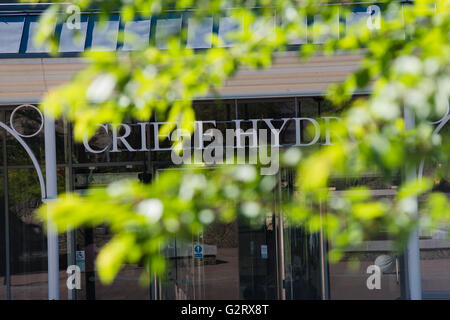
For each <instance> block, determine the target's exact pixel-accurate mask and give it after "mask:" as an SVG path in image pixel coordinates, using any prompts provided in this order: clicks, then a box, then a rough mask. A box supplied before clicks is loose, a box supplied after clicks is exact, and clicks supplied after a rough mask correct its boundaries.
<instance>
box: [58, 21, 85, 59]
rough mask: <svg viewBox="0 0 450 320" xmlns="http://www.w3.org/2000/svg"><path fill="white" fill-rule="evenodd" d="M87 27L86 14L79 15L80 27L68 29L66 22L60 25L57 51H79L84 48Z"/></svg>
mask: <svg viewBox="0 0 450 320" xmlns="http://www.w3.org/2000/svg"><path fill="white" fill-rule="evenodd" d="M87 28H88V16H84V15H83V16H81V17H80V29H77V30H74V29H69V27H68V25H67V23H63V24H62V27H61V35H60V38H59V52H81V51H83V50H84V45H85V41H86V32H87Z"/></svg>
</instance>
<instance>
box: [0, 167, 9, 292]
mask: <svg viewBox="0 0 450 320" xmlns="http://www.w3.org/2000/svg"><path fill="white" fill-rule="evenodd" d="M4 183H5V181H4V180H3V168H2V171H1V172H0V300H6V298H7V293H6V290H7V279H6V258H7V257H6V240H7V239H6V235H7V231H8V230H7V229H6V228H5V222H6V220H5V219H6V217H5V188H4Z"/></svg>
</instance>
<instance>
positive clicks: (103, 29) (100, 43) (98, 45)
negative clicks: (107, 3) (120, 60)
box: [91, 15, 119, 51]
mask: <svg viewBox="0 0 450 320" xmlns="http://www.w3.org/2000/svg"><path fill="white" fill-rule="evenodd" d="M93 19H94V22H93V24H94V25H93V30H92V43H91V47H92V50H107V51H114V50H116V48H117V37H118V32H119V16H117V15H112V16H110V17H109V18H108V19H109V20H108V21H100V20H99V19H98V18H96V17H93Z"/></svg>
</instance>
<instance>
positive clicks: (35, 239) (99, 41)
mask: <svg viewBox="0 0 450 320" xmlns="http://www.w3.org/2000/svg"><path fill="white" fill-rule="evenodd" d="M368 6H369V5H361V7H359V8H357V9H355V10H356V11H355V12H354V15H353V16H350V17H347V20H345V21H346V22H347V23H349V24H350V23H352V21H354V20H355V19H361V17H362V18H364V17H365V16H364V14H365V12H367V10H368V9H367V8H368ZM45 7H46V5H40V6H31V5H0V122H1V123H2V124H4V126H2V130H1V133H0V136H1V142H0V153H1V156H0V166H1V170H0V200H1V201H0V280H1V282H0V299H47V297H48V281H49V280H48V279H49V273H48V250H47V237H46V234H45V231H44V228H43V225H42V222H40V221H37V220H36V219H35V217H34V211H35V210H36V209H37V208H38V207H39V206H40V205H41V203H42V200H43V196H42V183H41V181H40V177H39V175H38V171H39V170H38V171H37V170H36V163H35V162H33V158H32V157H30V154H32V155H34V157H35V160H36V162H37V166H38V167H40V168H41V171H45V170H43V169H44V167H45V160H46V159H45V147H46V146H45V132H44V128H43V127H44V117H43V115H42V114H41V113H40V112H39V110H38V109H37V108H36V106H38V105H39V102H40V101H41V99H42V97H43V95H44V94H45V93H46V92H47V91H48V90H51V89H52V88H54V87H56V86H58V85H60V84H63V83H64V82H67V81H69V80H70V79H71V77H72V76H73V75H74V74H75V73H76V72H77V71H79V70H81V69H82V68H83V67H84V66H85V63H84V61H83V59H82V58H80V57H79V55H80V53H81V52H82V51H84V50H86V49H88V48H96V47H99V48H101V50H122V51H126V50H131V49H133V47H132V44H131V43H127V41H126V40H125V41H124V43H119V42H118V40H117V34H118V31H119V30H128V31H131V32H134V33H135V34H136V35H137V36H138V37H139V39H141V40H142V41H155V44H156V45H157V46H159V47H161V48H163V47H164V42H163V40H164V38H165V36H164V35H167V32H169V31H170V30H172V29H176V28H181V25H182V24H184V23H185V24H186V25H187V26H188V30H189V25H190V24H189V23H190V22H189V17H188V16H187V15H184V14H181V13H180V14H171V15H170V16H163V17H152V19H148V20H139V21H136V22H135V23H129V24H125V25H122V24H121V21H120V18H119V17H118V16H112V17H111V18H110V20H109V21H108V22H107V25H106V29H105V28H101V27H100V26H99V24H98V20H97V16H96V14H95V13H92V14H84V15H82V18H81V42H77V41H75V39H74V38H73V37H72V35H71V33H69V32H68V29H67V26H65V25H60V26H56V28H55V32H56V34H57V35H58V36H59V37H60V48H59V51H60V55H59V56H58V57H51V56H50V55H49V54H48V52H47V50H46V49H45V48H38V47H36V46H35V45H34V43H33V41H32V38H33V35H34V34H35V32H36V30H37V29H36V28H37V19H38V17H39V15H40V14H41V13H42V10H43V9H45ZM305 23H306V24H309V23H310V22H308V21H306V22H305ZM337 25H339V24H337ZM227 28H230V26H229V25H228V24H227V21H226V19H225V18H223V20H222V18H220V19H217V21H216V18H214V19H212V18H211V21H209V22H207V23H205V25H204V26H202V28H197V29H194V27H192V30H190V31H188V33H190V35H191V36H188V40H187V41H188V43H187V45H190V46H191V47H193V48H196V49H205V48H207V47H208V43H206V44H205V42H204V38H205V34H206V33H208V32H217V33H218V34H219V35H220V34H221V32H225V31H224V30H227ZM167 30H169V31H167ZM111 35H112V36H111ZM306 41H308V39H307V38H306V37H305V39H298V40H296V41H293V48H296V47H297V46H299V45H301V44H302V43H306ZM319 42H320V39H319V40H317V43H319ZM360 57H361V53H358V52H356V53H355V52H351V53H341V54H338V55H336V56H333V57H326V56H322V55H316V56H314V57H313V58H312V59H311V60H309V61H308V62H307V63H300V62H299V61H298V58H297V56H296V53H295V52H294V51H292V52H291V51H288V52H286V53H283V54H279V55H277V56H276V59H275V62H274V65H273V66H272V67H271V68H270V69H267V70H261V71H255V70H246V69H244V70H241V71H240V72H239V73H238V74H237V75H236V76H235V77H234V78H232V79H230V80H229V81H227V83H226V85H225V87H224V88H223V89H222V90H221V92H220V95H221V97H222V100H220V101H217V100H214V99H212V98H211V97H204V98H202V99H199V100H198V101H196V102H195V111H196V116H197V120H199V121H203V122H204V123H207V122H208V121H214V122H215V127H217V128H218V129H220V130H225V129H227V128H233V127H235V126H236V123H237V122H239V123H240V124H241V125H242V126H243V127H244V128H249V127H251V126H252V125H254V122H252V120H255V119H256V120H260V121H259V122H258V121H257V122H256V125H257V126H258V127H261V126H264V121H262V120H263V119H270V121H271V123H272V124H273V125H274V126H275V127H277V128H280V127H281V126H282V125H284V127H283V130H281V134H280V143H281V145H282V146H290V145H296V144H298V143H300V144H301V145H303V146H305V148H307V146H308V145H310V144H311V143H312V142H313V143H314V144H326V143H327V141H323V140H321V139H318V140H317V139H315V138H314V137H313V136H311V135H309V134H308V133H307V132H306V131H305V128H306V127H307V126H308V125H310V124H311V123H312V122H313V121H312V120H314V119H316V120H317V119H320V118H322V119H323V118H327V119H332V118H334V117H339V113H338V112H337V110H334V108H333V106H332V105H331V104H330V103H329V102H327V101H326V100H325V99H324V98H323V95H324V92H325V90H326V89H327V87H328V86H329V85H330V84H331V83H334V82H337V81H340V80H343V79H345V77H346V76H347V75H348V74H350V73H351V72H352V71H354V70H356V69H357V68H358V65H359V59H360ZM368 93H369V92H360V93H359V94H360V95H365V94H368ZM283 119H289V120H287V121H284V120H283ZM311 119H312V120H311ZM157 120H158V119H155V118H152V119H149V120H148V125H147V126H145V125H144V126H142V125H141V124H139V123H136V122H135V121H133V120H129V121H128V122H127V123H126V124H124V125H126V126H128V127H129V128H130V129H131V131H130V134H129V135H127V137H126V142H127V143H128V145H127V144H126V143H125V144H124V143H123V141H122V140H120V141H118V145H117V150H113V149H111V141H112V139H115V138H114V136H111V130H108V129H107V128H109V127H107V126H105V127H100V128H99V131H98V133H97V134H96V135H95V136H94V137H93V138H92V139H91V140H90V141H88V142H86V143H76V142H75V141H74V139H73V134H72V126H71V123H69V122H67V121H66V120H65V119H57V120H56V121H55V141H56V144H55V145H54V147H55V150H56V152H55V153H56V154H55V155H56V172H57V188H58V193H63V192H66V191H74V192H78V193H81V194H82V193H83V192H84V190H86V189H87V188H88V187H103V186H105V185H107V184H108V183H110V182H112V181H116V180H118V179H121V178H131V179H136V180H141V181H143V182H148V180H149V179H157V176H158V174H159V173H160V172H162V171H164V170H179V168H177V167H174V166H173V163H172V162H171V158H170V152H169V151H168V148H169V147H170V143H169V142H163V143H162V144H161V145H158V148H156V147H155V145H154V144H152V143H153V141H155V136H154V127H155V126H157ZM297 121H298V123H299V126H296V123H297ZM5 127H6V128H5ZM123 127H124V126H122V128H123ZM8 128H9V129H8ZM316 129H317V130H319V131H320V130H327V128H326V127H318V128H316ZM119 130H121V129H119ZM443 130H447V131H446V132H448V129H447V128H444V129H443ZM143 136H145V137H147V139H146V141H145V142H143V140H142V139H143ZM331 139H334V137H331ZM156 140H157V139H156ZM24 144H25V145H24ZM143 146H144V147H145V148H144V147H143ZM27 148H28V149H27ZM431 165H432V164H431ZM205 170H207V169H205ZM44 174H45V172H44ZM400 179H401V177H400V176H394V177H392V181H390V182H389V183H387V182H385V181H383V180H382V179H381V178H380V177H378V176H376V175H367V176H364V177H341V178H336V179H335V181H334V182H333V186H332V188H333V191H334V192H336V193H339V192H342V191H343V190H345V189H346V188H348V187H349V186H354V185H357V184H364V185H369V186H370V187H371V188H372V190H373V194H374V196H376V197H379V198H383V197H392V196H393V195H395V193H396V187H397V186H398V184H399V182H400ZM278 181H279V188H278V191H277V192H275V193H274V195H273V212H271V213H270V214H268V215H267V217H266V219H265V221H264V222H263V223H262V224H260V225H258V227H255V228H252V227H250V226H248V225H247V224H243V223H241V222H233V223H229V224H213V225H211V226H210V227H209V228H208V229H207V230H205V232H204V233H203V234H199V235H198V237H196V238H195V239H192V241H191V242H186V241H181V240H178V241H177V239H174V240H173V242H172V243H170V244H169V245H168V246H167V247H166V248H162V250H164V252H165V254H166V256H167V259H168V260H169V268H168V270H167V272H166V274H165V276H164V277H159V278H157V279H152V281H151V282H150V281H149V283H147V286H142V285H141V284H140V283H139V281H140V280H139V275H140V273H141V271H142V266H140V265H126V266H124V268H123V269H122V270H121V271H120V274H119V275H118V277H117V279H116V280H115V282H114V283H113V284H112V285H111V286H104V285H102V284H101V283H100V281H99V279H98V277H97V276H96V272H95V267H94V261H95V257H96V255H97V253H98V251H99V249H100V248H101V246H102V245H103V244H105V243H106V242H107V241H108V240H109V239H110V232H109V230H108V228H107V227H106V226H99V227H96V228H85V229H80V230H76V231H73V232H70V233H67V234H61V235H59V237H58V248H59V249H58V251H59V254H58V259H59V275H58V277H59V298H60V299H81V300H84V299H88V300H91V299H324V300H325V299H406V298H408V286H410V285H411V284H410V283H409V280H408V277H407V276H406V274H407V268H406V267H407V264H406V263H405V259H404V257H403V256H398V255H396V254H394V253H393V252H394V251H393V247H392V241H390V239H389V238H388V237H387V236H386V235H385V234H380V235H379V236H378V237H377V238H376V240H373V241H368V242H367V243H364V244H363V245H361V246H358V247H355V248H352V249H351V250H349V251H348V252H347V253H346V255H345V257H344V259H343V260H342V261H341V262H339V263H337V264H330V263H328V261H327V256H326V254H327V251H328V250H329V248H330V247H332V245H333V244H332V243H328V242H327V241H326V239H324V237H323V235H322V233H320V232H319V233H316V234H311V233H308V232H307V230H305V229H304V228H299V227H296V226H291V225H290V224H289V222H288V221H287V220H286V219H284V218H283V215H282V212H281V204H282V203H283V199H286V198H288V197H290V196H291V195H292V194H294V193H295V189H296V188H295V183H294V181H295V179H294V173H293V172H291V171H289V170H281V171H280V172H279V173H278ZM439 187H440V188H442V190H444V191H445V192H447V193H449V192H450V191H449V184H448V180H447V181H443V182H442V183H441V184H440V185H439ZM319 210H320V211H321V212H323V214H325V213H326V212H327V210H326V207H325V204H324V207H321V208H319ZM445 234H446V230H436V232H435V233H433V234H422V233H421V234H420V235H419V237H420V238H419V243H420V259H421V260H420V270H421V275H420V277H421V286H422V296H423V297H424V298H450V242H448V241H446V240H445ZM196 248H197V249H196ZM356 260H359V261H360V263H359V264H355V263H354V261H356ZM373 264H377V265H379V266H380V268H381V269H382V276H381V288H380V289H375V290H374V289H369V288H368V287H367V279H368V277H369V276H370V273H368V271H367V270H368V269H367V268H368V266H370V265H373ZM71 265H77V266H79V267H80V270H81V288H80V289H75V288H73V289H70V288H68V286H67V284H66V281H67V278H68V276H69V275H68V273H67V268H68V267H69V266H71Z"/></svg>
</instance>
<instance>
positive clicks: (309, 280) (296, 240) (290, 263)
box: [279, 170, 328, 300]
mask: <svg viewBox="0 0 450 320" xmlns="http://www.w3.org/2000/svg"><path fill="white" fill-rule="evenodd" d="M294 182H295V177H294V172H293V171H292V170H282V171H281V173H280V181H279V188H280V190H279V192H280V198H281V202H283V201H285V200H288V199H289V198H290V197H292V196H293V194H294V192H295V183H294ZM279 230H280V234H279V239H280V240H279V243H280V252H281V253H282V255H283V256H282V257H281V259H280V262H281V268H280V269H281V272H282V275H281V276H282V288H281V289H282V291H281V293H282V298H283V299H286V300H320V299H325V298H326V296H327V290H328V286H327V277H326V272H327V264H326V258H325V252H326V251H325V249H326V248H325V242H324V241H323V239H322V234H321V233H311V232H308V230H307V226H295V225H291V224H290V223H289V221H288V219H287V217H285V216H284V215H283V213H282V212H281V211H280V215H279Z"/></svg>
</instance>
